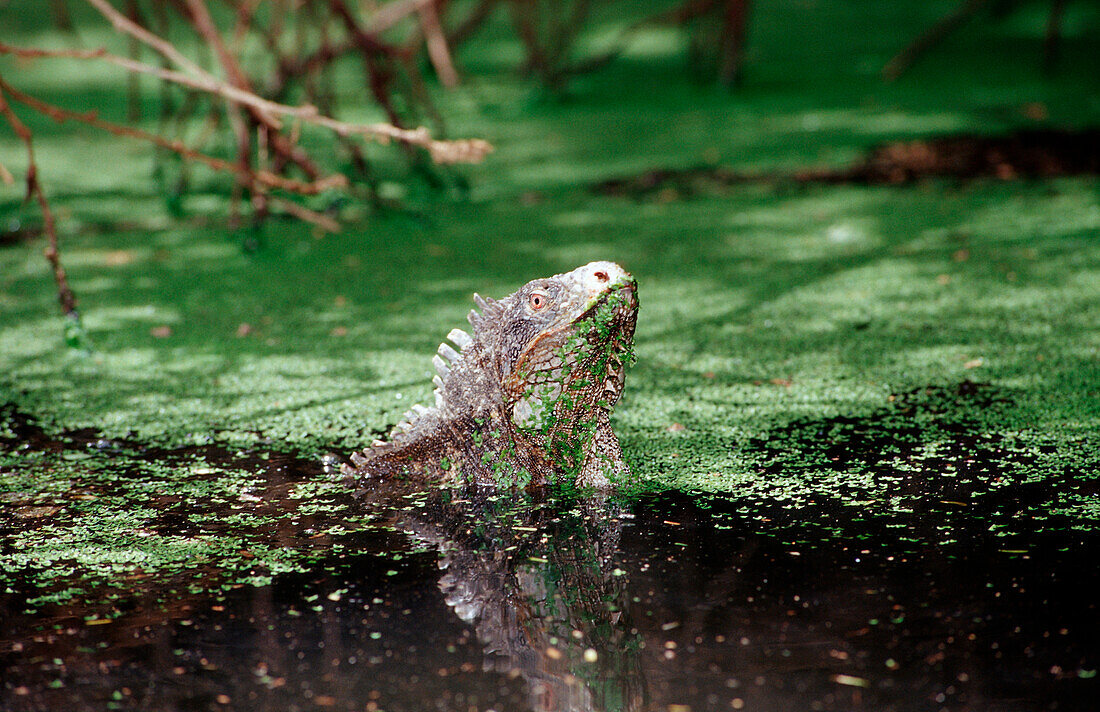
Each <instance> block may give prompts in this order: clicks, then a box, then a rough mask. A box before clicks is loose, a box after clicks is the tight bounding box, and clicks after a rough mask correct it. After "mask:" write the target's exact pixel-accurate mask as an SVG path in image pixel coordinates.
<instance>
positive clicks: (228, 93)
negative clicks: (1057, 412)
mask: <svg viewBox="0 0 1100 712" xmlns="http://www.w3.org/2000/svg"><path fill="white" fill-rule="evenodd" d="M91 1H92V0H89V2H91ZM0 53H4V54H14V55H16V56H22V57H69V58H73V59H99V60H102V61H105V62H110V63H111V64H116V65H118V66H120V67H122V68H124V69H127V70H128V71H132V72H141V73H142V74H149V75H152V76H155V77H158V78H160V79H162V80H164V81H169V82H172V83H175V84H179V85H181V86H185V87H189V88H191V89H197V90H199V91H204V92H207V93H209V94H215V95H217V96H221V97H224V98H227V99H230V100H231V101H233V102H236V103H238V104H242V105H245V106H254V107H256V108H258V109H260V110H262V111H266V112H269V113H272V114H279V115H282V116H289V117H293V118H296V119H301V120H302V121H304V122H306V123H310V124H314V125H316V126H322V127H324V128H327V129H329V130H330V131H332V132H334V133H336V134H338V135H340V136H361V137H363V138H367V139H373V140H375V141H378V142H379V143H383V144H385V143H389V142H390V141H397V142H399V143H404V144H408V145H412V146H419V147H421V148H424V149H426V150H427V151H428V152H429V153H430V154H431V156H432V158H433V159H434V160H435V161H436V162H437V163H477V162H479V161H481V160H482V159H483V158H484V157H485V155H486V154H488V153H489V152H491V151H492V150H493V148H492V145H491V144H489V142H487V141H484V140H482V139H464V140H448V141H443V140H436V139H433V138H432V135H431V132H429V131H428V129H426V128H424V127H422V126H421V127H418V128H415V129H405V128H400V127H398V126H394V125H393V124H386V123H375V124H350V123H346V122H343V121H338V120H336V119H332V118H330V117H327V116H323V115H321V114H320V112H318V110H317V107H315V106H312V105H309V104H306V105H303V106H288V105H286V104H279V103H277V102H273V101H268V100H267V99H263V98H260V97H258V96H256V95H255V94H252V93H250V92H245V91H242V90H240V89H236V88H235V87H232V86H230V85H228V84H226V83H225V82H221V81H218V80H213V81H209V80H206V79H203V78H196V77H190V76H187V75H185V74H181V73H180V72H177V71H174V70H171V69H163V68H161V67H154V66H152V65H148V64H143V63H141V62H134V61H133V60H130V59H127V58H126V57H119V56H117V55H113V54H110V53H108V52H107V51H106V50H104V49H95V50H41V49H25V48H20V47H12V46H11V45H7V44H4V43H0Z"/></svg>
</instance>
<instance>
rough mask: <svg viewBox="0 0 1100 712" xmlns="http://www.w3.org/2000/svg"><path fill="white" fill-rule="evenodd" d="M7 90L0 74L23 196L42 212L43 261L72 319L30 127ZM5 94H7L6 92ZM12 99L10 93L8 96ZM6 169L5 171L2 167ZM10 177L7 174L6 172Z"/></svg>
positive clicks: (1, 110)
mask: <svg viewBox="0 0 1100 712" xmlns="http://www.w3.org/2000/svg"><path fill="white" fill-rule="evenodd" d="M7 89H10V88H9V87H8V86H7V85H6V84H5V83H4V80H3V78H2V77H0V114H2V115H3V116H4V118H5V119H7V121H8V124H9V125H10V126H11V128H12V130H13V131H15V133H16V135H17V136H19V138H20V140H21V141H23V144H24V145H25V146H26V147H27V199H28V200H29V199H30V198H32V197H33V198H34V199H35V200H36V201H37V202H38V207H39V209H40V210H41V211H42V227H43V230H44V231H45V233H46V240H47V243H46V249H45V251H44V254H45V256H46V260H47V261H48V262H49V263H50V267H52V268H53V277H54V281H55V282H56V283H57V301H58V302H60V304H61V311H62V312H63V313H64V314H65V316H67V317H70V318H72V319H79V314H78V313H77V311H76V295H74V294H73V290H72V289H71V288H70V287H69V280H68V277H67V276H66V274H65V267H64V265H62V264H61V251H60V249H59V247H58V240H57V225H56V224H55V223H54V219H53V211H52V210H50V203H49V201H47V200H46V194H45V193H44V192H42V185H41V184H40V183H39V182H38V164H37V163H36V162H35V160H34V136H33V134H31V130H30V129H29V128H27V126H26V124H24V123H23V122H22V121H20V120H19V117H18V116H16V115H15V112H14V111H12V109H11V106H9V105H8V102H7V100H6V99H5V98H4V91H5V90H7ZM8 93H11V92H10V91H9V92H8ZM12 96H13V98H15V96H14V94H13V95H12ZM5 172H6V170H5ZM9 177H10V174H9Z"/></svg>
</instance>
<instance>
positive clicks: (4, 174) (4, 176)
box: [0, 163, 15, 185]
mask: <svg viewBox="0 0 1100 712" xmlns="http://www.w3.org/2000/svg"><path fill="white" fill-rule="evenodd" d="M0 181H3V182H4V185H11V184H13V183H15V176H13V175H12V174H11V171H9V170H8V169H7V166H5V165H4V164H3V163H0Z"/></svg>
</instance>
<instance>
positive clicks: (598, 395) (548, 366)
mask: <svg viewBox="0 0 1100 712" xmlns="http://www.w3.org/2000/svg"><path fill="white" fill-rule="evenodd" d="M637 308H638V300H637V285H636V284H635V282H634V278H633V277H632V276H631V275H630V274H629V273H627V272H626V271H625V270H624V269H623V268H622V267H620V266H619V265H617V264H615V263H613V262H592V263H590V264H587V265H584V266H583V267H578V268H577V269H575V270H573V271H572V272H566V273H565V274H559V275H555V276H553V277H549V278H546V279H537V280H534V281H533V282H528V283H527V284H526V285H524V286H523V287H522V288H521V289H520V290H519V291H517V292H516V293H515V294H513V295H512V296H510V297H508V298H507V300H506V305H505V306H504V309H503V313H502V318H501V321H500V328H501V331H500V344H501V346H502V348H501V351H500V374H501V391H502V394H503V398H504V404H505V412H506V413H508V414H510V416H511V418H512V422H513V424H514V425H515V427H516V429H517V432H518V433H520V434H521V435H523V436H524V437H526V438H528V439H530V440H531V441H533V442H534V443H536V444H538V445H539V446H541V447H543V448H544V449H545V450H546V451H547V455H548V457H549V459H550V461H551V463H552V464H554V465H555V466H559V467H561V468H563V469H566V470H573V469H576V468H577V467H579V466H580V465H581V464H583V462H584V460H585V457H586V456H587V454H588V453H587V450H588V449H589V446H590V444H591V441H592V436H593V435H594V433H595V431H596V428H597V425H598V422H599V416H600V414H601V412H602V413H603V414H604V416H606V414H607V413H608V412H610V410H611V408H612V406H614V405H615V403H616V402H617V401H618V400H619V396H620V395H621V394H622V391H623V383H624V377H625V369H626V367H627V366H628V365H629V364H630V363H631V361H632V359H633V343H634V325H635V321H636V319H637Z"/></svg>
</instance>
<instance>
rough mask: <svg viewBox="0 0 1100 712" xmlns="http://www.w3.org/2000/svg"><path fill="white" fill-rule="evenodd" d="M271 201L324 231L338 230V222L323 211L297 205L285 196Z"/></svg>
mask: <svg viewBox="0 0 1100 712" xmlns="http://www.w3.org/2000/svg"><path fill="white" fill-rule="evenodd" d="M272 202H273V203H275V205H277V206H278V207H280V208H282V209H283V210H285V211H286V212H288V213H290V214H291V215H293V216H294V217H296V218H298V219H299V220H302V221H305V222H307V223H311V224H313V225H316V226H317V227H319V228H321V229H322V230H324V231H326V232H340V223H338V222H336V221H335V220H333V219H332V218H330V217H329V216H328V215H325V214H324V213H319V212H317V211H315V210H310V209H309V208H306V207H303V206H301V205H298V204H297V203H295V202H294V201H292V200H286V199H285V198H275V199H273V200H272Z"/></svg>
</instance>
